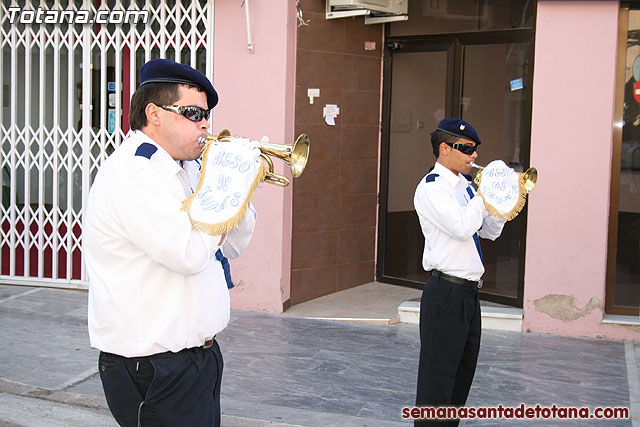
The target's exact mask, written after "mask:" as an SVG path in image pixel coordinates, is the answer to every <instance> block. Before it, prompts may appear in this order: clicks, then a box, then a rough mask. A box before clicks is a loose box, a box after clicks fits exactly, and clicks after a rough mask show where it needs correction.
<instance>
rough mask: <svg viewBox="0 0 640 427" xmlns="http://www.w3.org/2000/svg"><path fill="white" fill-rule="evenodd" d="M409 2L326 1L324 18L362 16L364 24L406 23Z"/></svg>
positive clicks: (386, 0)
mask: <svg viewBox="0 0 640 427" xmlns="http://www.w3.org/2000/svg"><path fill="white" fill-rule="evenodd" d="M408 4H409V0H327V3H326V5H327V7H326V18H327V19H336V18H347V17H350V16H360V15H364V17H365V24H380V23H383V22H394V21H406V20H407V19H408V15H407V8H408Z"/></svg>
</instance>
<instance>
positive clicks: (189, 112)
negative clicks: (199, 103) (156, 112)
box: [160, 105, 211, 122]
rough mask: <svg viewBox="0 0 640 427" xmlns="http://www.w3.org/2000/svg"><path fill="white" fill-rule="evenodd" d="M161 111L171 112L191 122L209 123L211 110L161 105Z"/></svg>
mask: <svg viewBox="0 0 640 427" xmlns="http://www.w3.org/2000/svg"><path fill="white" fill-rule="evenodd" d="M160 108H162V109H163V110H167V111H171V112H174V113H177V114H180V115H182V116H184V117H185V118H187V119H189V120H191V121H192V122H199V121H200V120H202V119H205V120H206V121H209V116H210V115H211V110H205V109H204V108H200V107H183V106H182V105H161V106H160Z"/></svg>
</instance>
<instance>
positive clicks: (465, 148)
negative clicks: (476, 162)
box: [445, 141, 478, 155]
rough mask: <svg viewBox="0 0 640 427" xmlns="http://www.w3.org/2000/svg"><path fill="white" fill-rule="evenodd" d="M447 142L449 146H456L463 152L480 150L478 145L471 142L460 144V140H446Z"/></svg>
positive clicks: (471, 152) (468, 152)
mask: <svg viewBox="0 0 640 427" xmlns="http://www.w3.org/2000/svg"><path fill="white" fill-rule="evenodd" d="M445 144H447V145H448V146H449V147H452V148H455V149H456V150H458V151H460V152H461V153H463V154H467V155H468V154H473V153H474V151H477V150H478V146H477V145H471V144H460V143H458V142H455V143H454V142H446V141H445Z"/></svg>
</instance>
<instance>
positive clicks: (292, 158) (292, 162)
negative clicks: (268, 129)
mask: <svg viewBox="0 0 640 427" xmlns="http://www.w3.org/2000/svg"><path fill="white" fill-rule="evenodd" d="M223 138H232V136H231V132H229V130H228V129H224V130H223V131H221V132H220V133H218V136H216V137H214V136H213V135H209V137H208V139H209V140H218V141H220V140H222V139H223ZM256 142H257V143H258V148H259V149H260V152H261V153H262V154H261V155H260V157H262V159H263V160H264V161H265V162H266V163H267V166H268V168H269V172H268V173H267V175H266V176H265V178H264V181H265V182H268V183H270V184H275V185H279V186H281V187H286V186H287V185H289V179H288V178H287V177H286V176H282V175H278V174H276V173H274V172H273V170H274V167H273V161H272V160H271V158H270V157H269V156H272V157H277V158H279V159H280V160H282V161H284V162H285V163H286V164H288V165H289V167H290V168H291V174H292V175H293V177H294V178H298V177H299V176H300V175H302V172H303V171H304V168H305V167H306V166H307V161H308V160H309V137H308V136H307V134H305V133H303V134H300V136H298V139H296V142H294V143H293V145H284V144H270V143H268V142H262V141H256Z"/></svg>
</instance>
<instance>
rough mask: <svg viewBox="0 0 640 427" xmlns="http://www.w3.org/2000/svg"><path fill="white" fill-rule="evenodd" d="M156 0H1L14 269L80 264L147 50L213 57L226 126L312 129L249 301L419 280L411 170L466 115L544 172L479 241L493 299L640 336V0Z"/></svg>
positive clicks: (72, 279) (290, 133)
mask: <svg viewBox="0 0 640 427" xmlns="http://www.w3.org/2000/svg"><path fill="white" fill-rule="evenodd" d="M71 3H73V2H71ZM123 3H127V2H123ZM130 3H131V4H128V3H127V4H126V5H125V6H126V7H128V8H129V9H135V8H136V6H135V2H130ZM157 3H158V4H157V7H156V10H157V11H163V12H162V13H154V14H153V15H152V16H151V17H150V19H151V20H152V21H153V24H149V23H148V24H140V23H138V24H131V23H129V24H126V23H125V24H122V25H120V26H118V25H102V26H81V25H80V26H79V25H71V24H70V25H61V28H62V30H63V31H61V32H59V33H58V34H59V35H58V36H56V37H58V39H56V38H55V37H49V35H50V34H54V33H53V32H52V31H53V28H52V27H51V28H50V27H47V26H46V25H39V26H38V25H36V24H34V23H28V22H27V23H24V22H23V23H11V22H9V16H10V15H9V11H8V10H7V9H6V8H5V6H4V5H3V6H0V7H1V8H2V9H1V10H0V23H1V24H2V26H3V29H4V31H6V34H7V35H8V36H7V37H5V38H4V39H3V40H1V41H0V48H1V51H0V70H1V72H2V85H1V86H0V99H2V100H3V104H2V109H1V110H0V120H1V121H2V124H3V128H1V130H0V138H1V141H2V150H1V151H0V156H1V157H0V162H1V166H2V167H3V176H2V187H3V208H2V211H1V212H0V214H1V216H2V230H1V232H0V238H1V239H2V251H1V253H0V257H1V258H0V266H1V272H0V273H1V275H0V282H1V283H14V284H22V285H42V286H65V287H84V286H86V277H85V272H84V269H83V266H82V255H81V252H80V250H79V245H80V239H81V229H80V228H79V224H80V221H81V215H82V207H83V200H84V199H83V197H84V196H85V195H86V192H87V191H88V188H89V185H90V183H91V180H92V177H93V176H94V175H95V170H96V168H97V167H98V165H99V163H100V162H101V161H102V160H103V159H104V158H105V157H106V156H107V155H108V154H109V153H110V152H111V151H112V150H113V148H114V147H115V146H117V145H118V144H119V143H120V141H121V140H122V138H123V137H124V135H125V134H126V131H127V130H128V124H127V123H126V115H127V112H128V99H129V97H130V95H131V93H132V89H133V88H135V87H136V86H137V80H136V78H137V70H139V68H140V66H141V65H142V64H143V63H144V62H145V61H146V60H148V59H150V58H154V57H167V58H171V59H176V60H179V61H181V62H184V63H189V64H192V65H193V66H196V67H198V68H199V69H201V70H202V71H203V72H205V73H207V75H209V76H210V78H211V79H212V81H213V83H214V86H215V87H216V89H217V90H218V92H219V94H220V103H219V105H218V107H217V108H216V109H215V110H214V113H213V116H212V117H213V120H212V132H213V133H217V132H218V131H220V130H222V129H225V128H226V129H229V130H230V131H231V132H232V134H234V135H241V136H245V137H251V138H255V139H259V138H261V137H262V136H264V135H266V136H268V137H269V138H270V140H271V141H272V142H278V143H287V144H291V143H292V142H293V141H294V140H295V139H296V137H297V135H298V134H300V133H302V132H305V133H307V134H308V135H309V137H310V139H311V157H310V162H309V164H308V166H307V169H306V170H305V172H304V174H303V176H302V177H300V178H298V179H296V180H295V181H294V183H293V185H291V186H289V187H287V188H285V189H282V188H279V187H275V186H271V185H264V186H263V187H262V188H260V189H259V190H258V191H257V192H256V196H255V198H254V202H255V205H256V207H257V210H258V225H257V229H256V233H255V235H254V238H253V241H252V243H251V245H250V246H249V248H248V250H247V251H246V253H245V254H244V255H243V257H242V258H240V259H238V260H235V261H232V272H233V277H234V281H236V282H237V285H236V287H235V288H234V289H233V290H232V291H231V292H232V294H231V295H232V306H233V307H234V308H236V309H244V310H264V311H270V312H276V313H278V312H283V311H285V310H286V309H288V308H289V307H290V306H291V305H296V304H299V303H301V302H305V301H308V300H311V299H314V298H317V297H320V296H323V295H328V294H331V293H335V292H338V291H341V290H345V289H349V288H352V287H355V286H358V285H362V284H365V283H369V282H372V281H374V280H377V281H379V282H385V283H391V284H395V285H398V286H411V287H416V288H420V287H421V286H422V284H423V283H425V282H426V280H427V275H426V274H425V273H424V271H422V269H421V266H420V262H421V253H422V245H423V238H422V234H421V232H420V228H419V224H418V221H417V217H416V215H415V211H414V210H413V203H412V200H413V192H414V190H415V186H416V185H417V183H418V181H419V180H420V179H421V177H422V176H424V174H425V173H426V171H427V170H428V168H429V167H430V166H431V165H432V164H433V162H434V158H433V154H432V153H431V147H430V144H429V140H428V138H429V133H430V132H431V131H432V130H433V129H434V128H435V127H436V125H437V123H438V121H439V120H440V119H441V118H443V117H445V116H457V117H462V118H464V119H465V120H467V121H469V122H471V123H473V124H474V126H475V127H476V129H478V131H479V133H480V136H481V138H482V139H483V141H485V143H484V144H483V145H482V149H481V151H480V157H479V159H478V162H479V163H480V164H486V163H488V162H489V161H491V160H495V159H502V160H504V161H505V162H507V163H508V164H510V165H511V166H512V167H513V168H514V169H516V170H519V171H522V170H525V169H526V168H527V167H529V166H535V167H536V168H537V169H538V172H539V180H538V183H537V186H536V189H535V190H534V191H533V192H532V193H531V195H530V197H529V201H528V206H527V208H526V209H525V210H524V211H523V212H522V213H521V214H520V215H519V216H518V218H516V219H515V220H513V221H511V222H510V223H509V224H507V226H506V228H505V232H504V233H503V236H502V237H501V238H500V239H498V240H497V241H496V242H484V243H483V251H484V253H485V264H486V267H487V272H486V275H485V286H484V288H483V291H482V293H481V297H482V299H483V300H486V301H489V302H492V303H497V304H501V305H504V306H507V307H511V308H513V309H514V310H516V311H518V310H520V311H519V313H520V314H521V315H522V326H521V328H522V330H523V331H532V332H544V333H553V334H560V335H576V336H591V337H608V338H616V339H632V340H637V339H640V317H639V307H640V195H639V193H640V132H638V133H637V134H636V132H635V129H636V127H637V126H638V125H640V107H639V106H638V102H639V101H638V100H640V90H639V91H638V97H637V100H636V97H635V95H636V92H635V83H636V82H637V81H640V60H638V59H637V58H638V57H639V55H640V10H638V11H635V10H633V9H632V10H629V7H628V6H627V5H626V4H621V3H620V2H618V1H614V0H605V1H555V0H554V1H551V0H548V1H545V0H539V1H537V2H536V1H528V2H521V1H516V0H512V1H497V0H487V1H479V0H464V1H462V0H461V1H456V2H451V1H449V2H446V1H442V0H441V1H440V2H427V1H422V0H408V2H407V0H404V2H390V5H391V6H388V7H387V8H386V9H385V7H380V6H375V5H373V4H372V3H380V2H367V1H364V0H361V1H352V0H343V1H339V0H300V1H296V0H283V1H278V2H273V1H269V2H264V1H262V2H257V1H252V0H247V1H246V2H245V6H249V9H247V8H246V7H241V6H240V5H239V3H237V2H228V1H222V0H218V1H214V0H200V1H197V2H182V1H180V0H157ZM183 3H184V4H183ZM396 3H402V4H400V5H398V4H396ZM177 4H180V5H182V8H177V7H176V5H177ZM27 6H29V5H27ZM332 6H333V7H334V8H333V9H332ZM70 7H71V6H70ZM102 7H103V8H104V5H103V6H102ZM114 7H115V6H114ZM358 7H359V8H360V9H357V8H358ZM403 7H404V9H403ZM34 8H35V7H34ZM382 9H385V10H386V12H389V13H392V14H395V15H384V11H383V10H382ZM94 11H95V10H94ZM335 12H341V13H342V16H341V17H336V15H335ZM363 15H364V16H363ZM381 17H382V20H383V21H384V20H386V21H388V22H385V23H379V22H378V23H376V22H377V21H380V18H381ZM405 17H406V18H407V19H405ZM372 18H373V19H372ZM376 20H377V21H376ZM176 22H181V23H182V24H181V25H176V24H175V23H176ZM71 30H75V31H71ZM60 34H61V35H60ZM47 40H49V42H47ZM43 43H44V44H43ZM74 43H75V44H74ZM25 52H30V53H31V54H30V55H26V54H25ZM88 63H91V64H92V66H91V67H86V66H82V64H88ZM25 76H31V77H30V78H29V77H25ZM118 95H120V96H118ZM21 100H27V102H26V105H25V103H24V102H22V101H21ZM331 111H333V112H334V113H337V114H333V115H331V114H329V116H330V117H328V118H327V117H325V116H326V114H323V113H326V112H331ZM53 130H55V131H56V132H53ZM29 153H30V154H29ZM276 163H277V164H276V172H278V173H281V174H285V175H287V174H289V172H287V170H286V167H285V165H284V164H283V163H282V162H276ZM289 176H290V174H289ZM68 230H72V231H73V232H68Z"/></svg>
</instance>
